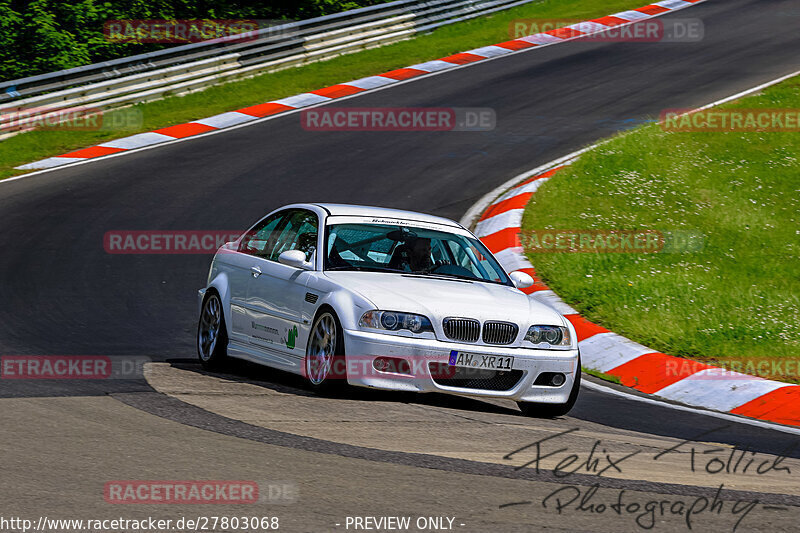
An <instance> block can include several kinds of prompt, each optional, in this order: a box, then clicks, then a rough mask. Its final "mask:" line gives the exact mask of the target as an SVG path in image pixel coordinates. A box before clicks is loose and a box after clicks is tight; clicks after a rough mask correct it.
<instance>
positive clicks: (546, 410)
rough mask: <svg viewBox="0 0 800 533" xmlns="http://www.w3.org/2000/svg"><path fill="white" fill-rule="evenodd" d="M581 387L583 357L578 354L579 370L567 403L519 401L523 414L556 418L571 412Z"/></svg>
mask: <svg viewBox="0 0 800 533" xmlns="http://www.w3.org/2000/svg"><path fill="white" fill-rule="evenodd" d="M580 388H581V358H580V356H578V371H577V372H576V373H575V382H574V383H573V385H572V390H571V391H570V393H569V398H567V402H566V403H536V402H517V405H518V406H519V408H520V410H521V411H522V414H523V415H525V416H530V417H534V418H556V417H559V416H564V415H566V414H567V413H569V412H570V411H571V410H572V408H573V407H574V406H575V402H576V401H577V400H578V392H579V391H580Z"/></svg>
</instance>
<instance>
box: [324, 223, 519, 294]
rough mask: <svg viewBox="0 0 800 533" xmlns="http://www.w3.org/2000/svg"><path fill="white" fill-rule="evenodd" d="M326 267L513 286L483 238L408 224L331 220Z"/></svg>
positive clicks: (327, 268)
mask: <svg viewBox="0 0 800 533" xmlns="http://www.w3.org/2000/svg"><path fill="white" fill-rule="evenodd" d="M325 270H351V271H372V272H402V273H406V274H409V275H418V276H429V277H440V278H441V277H446V278H454V279H463V280H470V281H485V282H491V283H500V284H503V285H511V281H510V280H509V279H508V276H507V275H506V273H505V272H504V271H503V269H502V268H501V267H500V265H499V264H497V261H495V260H494V258H492V256H491V255H490V254H489V252H488V250H487V249H486V247H485V246H484V245H483V243H481V242H480V241H479V240H477V239H475V238H473V237H469V236H467V235H462V234H457V233H450V232H447V231H439V230H435V229H431V228H421V227H413V226H406V225H392V224H360V223H354V224H332V225H329V226H328V231H327V242H326V254H325Z"/></svg>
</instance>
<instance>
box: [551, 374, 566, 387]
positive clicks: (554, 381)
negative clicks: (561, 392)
mask: <svg viewBox="0 0 800 533" xmlns="http://www.w3.org/2000/svg"><path fill="white" fill-rule="evenodd" d="M565 381H567V376H565V375H564V374H553V377H552V378H550V385H552V386H553V387H560V386H561V385H563V384H564V382H565Z"/></svg>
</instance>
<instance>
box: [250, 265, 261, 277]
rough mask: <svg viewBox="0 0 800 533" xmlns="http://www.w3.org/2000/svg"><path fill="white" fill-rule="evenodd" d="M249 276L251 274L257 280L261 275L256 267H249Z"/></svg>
mask: <svg viewBox="0 0 800 533" xmlns="http://www.w3.org/2000/svg"><path fill="white" fill-rule="evenodd" d="M250 274H252V275H253V277H254V278H257V277H258V276H260V275H261V269H260V268H258V267H257V266H251V267H250Z"/></svg>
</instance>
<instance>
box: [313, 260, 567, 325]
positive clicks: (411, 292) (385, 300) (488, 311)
mask: <svg viewBox="0 0 800 533" xmlns="http://www.w3.org/2000/svg"><path fill="white" fill-rule="evenodd" d="M326 275H327V276H328V277H329V278H330V279H331V280H333V281H335V282H336V283H338V284H340V285H341V286H343V287H345V288H347V289H348V290H351V291H355V292H357V293H359V294H360V295H361V296H363V297H364V298H366V299H367V300H369V301H371V302H372V303H373V304H374V305H375V307H376V308H377V309H382V310H385V311H402V312H407V313H418V314H423V315H425V316H427V317H428V318H430V319H431V320H432V321H434V322H438V323H441V321H442V319H444V318H447V317H466V318H476V319H478V320H480V321H481V322H483V321H486V320H501V321H507V322H514V323H515V324H519V326H520V328H521V329H522V328H527V326H528V325H530V324H550V325H565V321H564V320H563V319H562V318H561V315H560V314H559V313H558V312H557V311H555V310H554V309H553V308H551V307H549V306H547V305H544V304H542V303H540V302H537V301H535V300H532V299H530V298H529V297H528V296H527V295H525V294H524V293H522V292H521V291H519V290H517V289H515V288H513V287H509V286H507V285H499V284H495V283H483V282H470V281H461V280H448V279H441V278H432V277H421V276H413V275H404V274H393V273H383V272H326Z"/></svg>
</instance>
